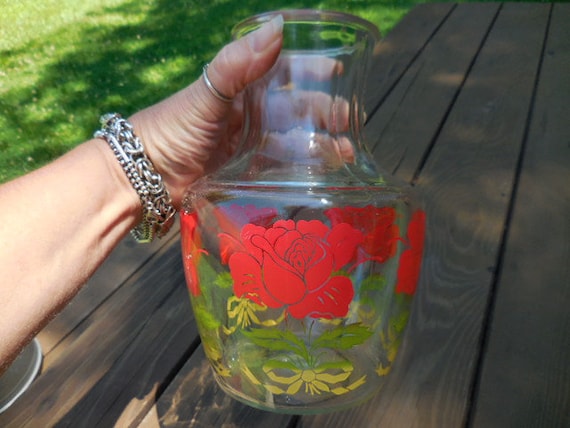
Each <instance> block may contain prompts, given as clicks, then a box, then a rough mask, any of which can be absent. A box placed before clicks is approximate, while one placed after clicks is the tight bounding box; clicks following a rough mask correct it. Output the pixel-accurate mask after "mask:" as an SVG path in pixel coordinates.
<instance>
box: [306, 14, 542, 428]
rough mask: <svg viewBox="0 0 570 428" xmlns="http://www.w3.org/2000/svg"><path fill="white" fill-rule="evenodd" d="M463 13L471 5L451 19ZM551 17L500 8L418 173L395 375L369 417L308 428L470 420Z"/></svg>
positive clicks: (329, 420) (358, 414) (354, 415)
mask: <svg viewBox="0 0 570 428" xmlns="http://www.w3.org/2000/svg"><path fill="white" fill-rule="evenodd" d="M463 7H472V6H470V5H460V6H458V7H457V8H456V9H455V10H454V12H453V14H455V13H459V12H460V11H461V9H462V8H463ZM453 14H452V15H451V16H450V17H449V18H448V20H452V19H453ZM547 18H548V6H546V5H528V6H527V5H522V6H521V7H520V8H519V7H516V8H511V7H507V6H504V7H502V9H501V10H500V13H499V15H498V17H497V20H496V21H495V22H494V24H493V27H492V28H491V31H490V33H489V34H488V36H487V38H486V39H485V43H484V45H483V47H482V49H481V51H480V52H478V55H479V56H478V57H477V58H476V59H475V62H474V65H473V67H472V69H471V70H470V73H469V75H468V76H467V79H466V81H465V83H464V85H463V87H462V90H461V92H460V94H459V96H458V97H457V100H456V102H455V103H454V105H453V109H452V110H451V111H450V113H449V115H448V116H447V118H446V121H445V123H444V124H443V127H442V129H441V132H440V133H439V134H438V136H437V140H436V142H435V146H434V148H433V150H432V151H431V153H430V156H429V158H428V159H427V163H426V165H425V167H424V168H423V170H422V172H421V175H420V176H419V180H418V182H417V186H416V187H417V188H418V190H419V191H420V193H421V195H422V198H423V200H424V202H425V207H426V211H427V215H428V239H427V241H428V242H427V243H428V245H427V248H426V250H425V259H424V266H423V273H422V279H421V283H420V286H419V293H418V295H417V296H416V302H415V307H414V311H413V314H412V317H411V320H410V329H409V332H408V336H407V342H406V345H405V346H404V348H403V352H402V355H400V357H399V359H397V362H396V364H395V367H394V372H393V373H392V377H391V378H390V379H389V380H388V383H387V385H386V387H385V388H384V390H383V391H381V393H380V394H379V395H378V396H377V397H375V398H374V400H373V402H371V403H369V404H368V405H367V406H366V409H368V413H366V416H364V414H365V412H366V411H365V410H363V409H362V408H361V409H356V410H354V411H353V412H348V414H345V415H343V416H342V417H339V416H338V415H331V416H328V417H326V416H320V417H314V418H312V419H311V418H303V419H302V422H303V425H302V426H303V427H305V426H314V427H317V426H330V427H335V426H338V427H340V426H347V425H346V424H347V423H348V422H349V421H351V420H356V421H360V420H364V421H368V424H369V425H368V426H382V427H384V426H385V427H422V428H424V427H437V428H439V427H457V426H462V424H463V423H464V419H465V417H466V412H467V406H468V404H469V403H468V400H469V397H470V391H471V390H470V388H471V382H472V376H473V368H474V366H475V363H476V361H477V358H478V353H479V337H480V334H481V328H482V323H483V320H484V315H485V310H486V304H487V298H488V293H489V290H490V287H491V284H492V282H493V273H494V270H495V267H496V263H497V257H498V254H499V248H500V240H501V237H502V231H503V227H504V226H505V221H506V215H507V208H508V203H509V199H510V197H511V192H512V188H513V181H514V171H515V167H516V163H517V158H518V154H519V151H520V149H521V143H522V138H523V135H524V130H525V121H526V117H527V114H528V109H529V106H530V103H531V101H532V88H533V82H534V77H535V73H536V69H537V65H538V61H539V58H540V49H541V46H542V38H543V36H544V31H543V29H544V27H545V25H546V20H547ZM442 31H443V27H442ZM512 39H519V40H522V43H521V44H520V45H519V47H518V48H517V46H515V45H514V44H510V42H509V41H510V40H512ZM507 55H508V61H506V60H505V58H506V57H507ZM442 67H443V69H445V65H444V64H443V63H442ZM433 73H434V75H437V68H436V67H435V64H434V66H433ZM423 78H424V79H426V78H427V76H425V75H424V77H423ZM417 101H418V102H421V101H420V100H417ZM412 143H413V142H409V144H412ZM378 150H382V146H381V145H380V146H379V147H378Z"/></svg>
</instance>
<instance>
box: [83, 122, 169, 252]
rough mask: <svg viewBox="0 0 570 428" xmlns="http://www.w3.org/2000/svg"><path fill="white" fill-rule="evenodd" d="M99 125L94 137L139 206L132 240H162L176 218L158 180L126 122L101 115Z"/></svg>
mask: <svg viewBox="0 0 570 428" xmlns="http://www.w3.org/2000/svg"><path fill="white" fill-rule="evenodd" d="M100 121H101V125H102V128H101V130H99V131H97V132H95V134H94V137H95V138H102V139H104V140H105V141H107V143H108V144H109V146H110V147H111V149H112V150H113V153H115V157H116V158H117V160H118V161H119V163H120V164H121V167H122V168H123V170H124V171H125V173H126V174H127V177H128V178H129V180H130V182H131V184H132V185H133V187H134V189H135V190H136V192H137V193H138V195H139V197H140V200H141V203H142V208H143V220H142V222H141V223H140V224H139V225H138V226H136V227H135V228H134V229H133V230H132V231H131V233H132V235H133V237H134V238H135V239H136V240H137V241H138V242H150V241H152V240H153V239H154V237H155V236H157V237H159V238H162V237H163V236H164V235H166V233H167V232H168V231H169V230H170V227H171V226H172V224H173V223H174V215H175V214H176V210H175V208H174V207H173V206H172V201H171V199H170V195H169V194H168V190H166V187H164V183H163V181H162V177H161V176H160V174H158V173H157V172H156V171H155V170H154V166H153V165H152V162H151V161H150V159H149V158H148V157H147V156H146V154H145V152H144V147H143V144H142V142H141V141H140V139H139V138H138V137H137V136H136V135H135V134H134V131H133V126H132V125H131V124H130V123H129V122H127V121H126V120H125V119H123V118H122V117H121V115H120V114H118V113H108V114H105V115H103V116H101V119H100Z"/></svg>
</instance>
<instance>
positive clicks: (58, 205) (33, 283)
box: [0, 140, 141, 371]
mask: <svg viewBox="0 0 570 428" xmlns="http://www.w3.org/2000/svg"><path fill="white" fill-rule="evenodd" d="M0 206H1V207H2V210H0V241H1V242H4V244H3V245H0V302H1V303H0V305H1V310H0V332H2V333H1V336H2V341H0V371H1V366H2V365H3V364H5V363H6V362H7V361H9V360H10V359H11V357H13V354H14V353H15V352H17V350H18V349H19V347H20V346H21V345H22V343H23V342H25V341H26V340H28V339H29V338H30V337H32V336H33V335H35V334H36V333H37V331H38V330H39V329H41V327H43V326H44V325H45V324H46V323H47V322H48V321H49V319H51V318H52V317H53V315H55V314H56V313H57V312H58V311H59V310H60V309H61V308H62V307H63V305H65V303H67V302H68V301H69V300H70V299H71V298H72V297H73V296H74V295H75V294H76V293H77V291H78V290H79V289H80V287H81V286H82V285H83V284H84V283H85V281H86V280H87V279H88V278H89V276H90V275H91V274H92V273H93V272H94V271H95V269H96V268H97V267H98V266H99V265H100V264H101V263H102V261H103V260H104V259H105V257H106V256H107V255H108V254H109V252H110V251H111V250H112V249H113V247H114V246H115V245H116V244H117V243H118V242H119V241H120V240H121V239H122V238H123V237H124V235H125V234H126V233H127V232H128V231H129V229H130V228H132V227H133V226H134V225H135V224H136V223H137V221H138V220H139V219H140V212H141V206H140V202H139V200H138V196H137V194H136V193H135V192H134V190H133V189H132V187H131V186H130V183H129V181H128V180H127V178H126V176H125V174H124V173H123V171H122V169H121V167H120V166H119V164H118V162H117V161H116V160H115V158H114V155H113V153H112V151H111V150H110V149H109V147H108V146H107V144H106V142H105V141H103V140H91V141H89V142H87V143H85V144H82V145H80V146H79V147H77V148H75V149H74V150H72V151H71V152H69V153H67V154H66V155H64V156H63V157H61V158H60V159H58V160H56V161H55V162H53V163H51V164H50V165H48V166H46V167H44V168H42V169H40V170H38V171H35V172H33V173H31V174H28V175H26V176H24V177H22V178H20V179H17V180H15V181H13V182H11V183H7V184H5V185H3V186H1V187H0ZM6 243H9V245H6Z"/></svg>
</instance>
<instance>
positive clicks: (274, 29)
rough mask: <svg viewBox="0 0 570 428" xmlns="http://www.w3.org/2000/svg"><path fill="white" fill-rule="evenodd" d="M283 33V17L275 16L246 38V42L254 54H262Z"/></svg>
mask: <svg viewBox="0 0 570 428" xmlns="http://www.w3.org/2000/svg"><path fill="white" fill-rule="evenodd" d="M282 32H283V17H282V16H281V15H277V16H276V17H275V18H273V19H271V21H268V22H266V23H265V24H263V25H262V26H261V27H259V28H258V29H257V30H255V31H254V32H253V33H251V34H249V35H248V36H247V42H248V43H249V45H250V46H251V48H252V49H253V50H254V51H255V52H263V51H264V50H265V49H266V48H267V47H269V45H271V43H273V42H274V41H275V38H276V36H277V35H278V34H281V33H282Z"/></svg>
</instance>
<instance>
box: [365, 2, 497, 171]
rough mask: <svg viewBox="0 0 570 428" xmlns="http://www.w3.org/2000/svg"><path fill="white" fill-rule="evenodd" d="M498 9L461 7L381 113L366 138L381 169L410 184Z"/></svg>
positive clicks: (438, 33) (468, 5)
mask: <svg viewBox="0 0 570 428" xmlns="http://www.w3.org/2000/svg"><path fill="white" fill-rule="evenodd" d="M498 8H499V5H498V4H487V3H480V4H467V5H462V6H459V7H457V8H456V9H455V10H454V11H453V13H452V14H451V15H450V16H449V17H448V19H447V20H446V22H445V24H444V25H443V26H442V27H441V28H440V29H439V31H438V32H437V34H435V35H434V36H433V37H432V39H431V40H430V42H429V43H428V44H427V46H426V47H425V49H424V50H423V52H422V54H421V55H420V56H419V57H418V58H417V60H416V61H415V62H414V63H413V65H412V66H411V67H410V68H409V70H408V71H407V72H406V74H405V76H404V77H403V78H402V80H401V81H400V82H399V84H398V86H397V87H396V89H395V90H394V91H393V92H392V93H391V94H390V96H389V97H388V99H387V100H386V102H385V103H384V104H383V105H382V107H381V109H380V110H379V111H378V118H375V120H374V121H373V122H372V123H371V124H370V126H369V128H368V130H367V135H368V136H369V138H371V139H372V141H373V146H374V153H375V157H376V160H377V162H378V164H379V165H381V166H382V167H383V168H385V169H387V170H388V171H390V172H392V173H395V172H396V171H397V173H398V176H399V177H401V178H402V179H404V180H406V181H411V180H412V178H413V177H414V173H415V172H416V168H418V166H419V165H420V163H421V161H422V159H423V157H424V155H425V154H426V152H427V151H428V150H429V149H430V146H431V144H432V140H433V139H434V138H435V137H436V136H437V133H438V131H439V129H440V127H441V124H442V123H443V122H444V121H445V119H446V117H447V114H448V111H449V109H450V108H451V107H452V106H453V101H454V98H455V96H456V94H457V93H458V92H459V91H460V90H461V88H462V85H463V81H464V79H465V77H466V75H467V72H468V71H469V69H470V67H471V64H472V61H473V59H474V58H475V56H476V54H477V51H478V50H479V48H480V46H481V44H482V43H483V41H484V39H485V37H486V35H487V32H488V31H489V28H490V27H491V25H492V23H493V19H494V18H495V15H496V13H497V11H498Z"/></svg>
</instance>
